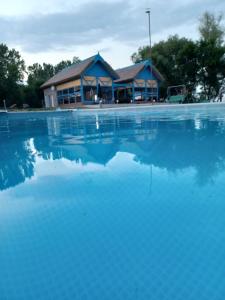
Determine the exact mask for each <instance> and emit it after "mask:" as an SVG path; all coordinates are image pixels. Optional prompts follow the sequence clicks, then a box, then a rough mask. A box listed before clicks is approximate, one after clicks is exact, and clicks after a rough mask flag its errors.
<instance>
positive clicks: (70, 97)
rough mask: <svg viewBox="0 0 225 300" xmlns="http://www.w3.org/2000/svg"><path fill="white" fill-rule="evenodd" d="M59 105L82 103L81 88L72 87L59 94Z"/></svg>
mask: <svg viewBox="0 0 225 300" xmlns="http://www.w3.org/2000/svg"><path fill="white" fill-rule="evenodd" d="M57 98H58V103H59V105H63V104H73V103H77V102H81V95H80V87H79V86H77V87H72V88H69V89H64V90H62V91H58V92H57Z"/></svg>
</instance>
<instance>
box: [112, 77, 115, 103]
mask: <svg viewBox="0 0 225 300" xmlns="http://www.w3.org/2000/svg"><path fill="white" fill-rule="evenodd" d="M112 103H115V99H114V82H113V81H112Z"/></svg>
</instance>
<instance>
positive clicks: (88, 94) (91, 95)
mask: <svg viewBox="0 0 225 300" xmlns="http://www.w3.org/2000/svg"><path fill="white" fill-rule="evenodd" d="M95 95H97V87H96V86H84V99H85V100H86V101H94V100H95Z"/></svg>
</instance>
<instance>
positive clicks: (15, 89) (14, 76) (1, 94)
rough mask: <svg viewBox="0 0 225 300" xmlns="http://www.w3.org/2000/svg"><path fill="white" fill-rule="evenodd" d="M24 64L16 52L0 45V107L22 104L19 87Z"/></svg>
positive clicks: (22, 76) (22, 77)
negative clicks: (4, 103)
mask: <svg viewBox="0 0 225 300" xmlns="http://www.w3.org/2000/svg"><path fill="white" fill-rule="evenodd" d="M24 72H25V63H24V60H23V59H22V58H21V56H20V54H19V52H18V51H16V50H15V49H9V48H8V47H7V46H6V45H5V44H0V106H2V105H3V100H4V99H5V100H6V104H7V106H10V105H12V104H17V105H21V104H22V94H21V93H20V86H21V84H22V81H23V79H24Z"/></svg>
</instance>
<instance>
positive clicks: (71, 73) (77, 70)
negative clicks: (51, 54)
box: [41, 54, 119, 89]
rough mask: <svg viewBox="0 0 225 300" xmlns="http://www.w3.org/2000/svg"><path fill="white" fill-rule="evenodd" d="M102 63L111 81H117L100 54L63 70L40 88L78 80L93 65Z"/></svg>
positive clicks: (111, 69)
mask: <svg viewBox="0 0 225 300" xmlns="http://www.w3.org/2000/svg"><path fill="white" fill-rule="evenodd" d="M98 61H100V62H102V63H103V65H104V66H105V68H106V69H107V71H108V72H109V73H110V75H111V76H112V78H113V79H118V78H119V76H118V75H117V73H116V72H115V71H114V70H113V68H112V67H111V66H110V65H109V64H108V63H107V62H106V61H105V60H104V59H103V58H102V57H101V55H100V54H97V55H94V56H92V57H89V58H87V59H85V60H83V61H81V62H80V63H75V64H73V65H71V66H70V67H68V68H65V69H63V70H62V71H60V72H59V73H57V74H56V75H55V76H53V77H52V78H50V79H49V80H47V81H46V82H45V83H44V84H42V86H41V88H42V89H43V88H48V87H50V86H52V85H56V84H60V83H64V82H67V81H70V80H74V79H77V78H79V77H80V76H81V75H83V74H84V73H85V71H86V70H87V69H88V68H89V67H90V66H91V65H92V64H94V63H96V62H98Z"/></svg>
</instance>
